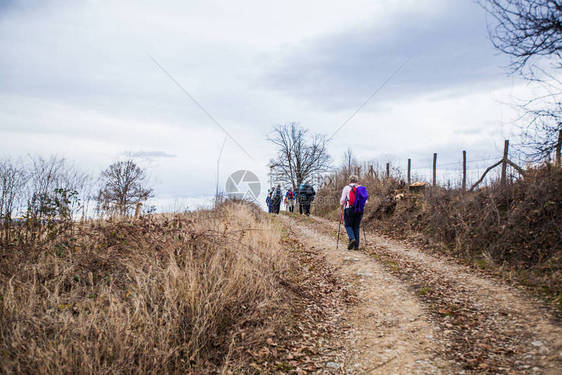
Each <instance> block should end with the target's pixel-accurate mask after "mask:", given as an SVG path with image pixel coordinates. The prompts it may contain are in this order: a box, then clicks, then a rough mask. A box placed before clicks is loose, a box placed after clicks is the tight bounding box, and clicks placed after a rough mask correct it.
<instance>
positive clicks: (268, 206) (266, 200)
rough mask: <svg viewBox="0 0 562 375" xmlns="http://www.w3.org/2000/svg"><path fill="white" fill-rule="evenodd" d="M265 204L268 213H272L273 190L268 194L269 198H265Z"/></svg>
mask: <svg viewBox="0 0 562 375" xmlns="http://www.w3.org/2000/svg"><path fill="white" fill-rule="evenodd" d="M265 204H267V212H269V213H271V211H272V206H271V190H269V191H268V192H267V197H266V198H265Z"/></svg>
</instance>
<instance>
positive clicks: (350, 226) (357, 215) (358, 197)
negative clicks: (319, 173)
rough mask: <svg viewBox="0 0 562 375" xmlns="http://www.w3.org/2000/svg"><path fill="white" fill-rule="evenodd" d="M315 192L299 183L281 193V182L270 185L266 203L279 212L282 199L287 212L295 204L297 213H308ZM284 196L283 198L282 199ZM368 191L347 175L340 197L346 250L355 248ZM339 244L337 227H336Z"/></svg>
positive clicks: (356, 178) (358, 238)
mask: <svg viewBox="0 0 562 375" xmlns="http://www.w3.org/2000/svg"><path fill="white" fill-rule="evenodd" d="M315 195H316V192H315V191H314V188H313V187H312V186H311V185H309V184H301V185H300V186H299V188H298V189H295V190H294V191H293V189H292V188H289V189H288V190H287V192H286V193H285V194H284V195H283V193H282V190H281V184H278V185H277V186H276V187H275V186H274V187H272V188H271V189H270V190H269V191H268V194H267V198H266V200H265V201H266V203H267V206H268V211H269V212H270V213H274V214H279V210H280V207H281V200H284V203H285V207H286V209H287V211H288V212H294V209H295V204H297V203H298V205H299V213H300V214H301V215H302V214H303V213H304V214H305V215H307V216H308V215H310V205H311V203H312V201H313V200H314V196H315ZM283 197H284V199H283ZM368 198H369V193H368V192H367V189H366V188H365V186H362V185H359V178H358V177H357V176H355V175H351V176H349V184H348V185H346V186H344V188H343V190H342V193H341V198H340V217H339V221H340V224H341V223H342V222H343V223H344V226H345V231H346V233H347V237H348V239H349V243H348V245H347V248H348V250H353V249H355V250H357V249H358V248H359V240H360V235H359V234H360V231H359V229H360V225H361V220H362V219H363V212H364V211H365V204H366V203H367V200H368ZM338 244H339V228H338Z"/></svg>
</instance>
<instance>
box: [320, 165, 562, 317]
mask: <svg viewBox="0 0 562 375" xmlns="http://www.w3.org/2000/svg"><path fill="white" fill-rule="evenodd" d="M340 180H342V178H341V177H340ZM361 183H362V184H364V185H365V186H367V188H368V190H369V194H370V195H371V198H370V200H369V204H368V207H367V210H366V214H365V217H364V223H365V225H366V226H367V228H370V229H373V230H378V231H381V232H384V233H386V234H390V235H392V236H394V237H400V238H403V239H410V240H411V239H415V240H416V241H417V242H418V243H421V244H428V245H429V244H430V245H431V246H430V247H431V248H433V249H437V250H438V251H441V252H444V253H446V254H448V255H453V256H455V257H457V258H460V259H463V260H468V261H470V262H471V263H473V264H475V265H477V266H479V267H481V268H484V269H486V270H489V271H492V272H499V273H500V274H501V275H503V276H505V277H507V278H509V279H512V280H516V281H518V282H520V283H522V284H525V285H528V286H531V287H532V288H533V289H534V290H535V291H537V292H539V293H544V294H546V295H547V296H548V297H550V298H553V299H554V300H555V301H556V303H557V304H558V305H559V307H561V308H562V266H561V265H562V225H561V223H562V169H560V168H558V167H553V166H550V165H546V166H543V167H540V168H533V169H527V170H526V177H525V178H524V179H518V180H515V181H513V182H511V183H508V184H506V185H502V184H500V183H499V182H498V183H493V184H491V185H490V186H487V187H483V188H481V189H480V190H478V191H476V192H474V193H466V192H462V191H460V190H459V189H445V188H441V187H436V188H429V189H426V191H425V192H424V193H408V192H407V187H406V184H405V183H404V182H403V181H402V180H400V179H395V178H374V177H370V176H365V177H363V179H362V181H361ZM341 187H342V186H338V189H337V190H336V189H334V188H325V189H323V190H321V191H320V192H319V194H318V199H317V201H318V202H319V204H318V206H317V207H316V209H317V211H316V212H317V213H318V214H320V215H322V216H325V217H330V218H333V219H334V220H337V215H338V213H339V212H338V208H337V202H338V200H339V194H341ZM400 193H404V195H403V196H402V197H399V199H397V198H396V196H397V195H398V194H400ZM400 198H401V199H400Z"/></svg>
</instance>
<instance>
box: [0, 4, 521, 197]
mask: <svg viewBox="0 0 562 375" xmlns="http://www.w3.org/2000/svg"><path fill="white" fill-rule="evenodd" d="M486 22H487V19H486V15H485V13H484V11H483V10H482V9H481V8H480V7H479V6H478V5H477V4H475V2H474V1H472V0H396V1H394V0H376V1H375V0H360V1H353V0H349V1H346V2H335V1H334V2H326V1H307V2H302V1H283V2H267V1H235V2H233V1H226V0H225V1H215V0H211V1H209V0H206V1H202V0H201V1H199V0H197V1H195V0H183V1H159V2H151V1H138V0H137V1H115V2H103V1H72V2H68V1H60V2H59V1H33V0H30V1H21V2H15V1H14V2H12V1H7V0H0V139H1V140H2V142H1V147H2V149H1V150H0V156H10V157H18V156H22V157H23V156H25V155H27V154H34V155H44V156H48V155H51V154H56V155H59V156H64V157H66V158H67V159H69V160H73V161H74V162H75V163H76V165H77V166H79V167H80V168H81V169H83V170H85V171H88V172H90V173H92V174H99V171H100V170H101V169H102V168H104V167H105V166H107V165H108V164H109V163H111V162H112V161H114V160H123V159H126V158H135V160H138V162H139V163H141V164H142V165H144V166H146V167H147V168H148V169H149V171H150V175H151V178H152V181H153V183H154V186H155V188H156V193H157V197H158V198H159V201H158V202H159V204H160V205H161V206H163V205H165V204H172V203H170V202H176V201H178V200H179V201H181V200H186V199H188V200H189V202H190V204H191V205H194V204H197V203H198V202H203V201H204V200H205V199H206V198H207V197H209V196H212V195H213V194H214V191H215V182H216V167H217V157H218V154H219V150H220V148H221V145H222V143H223V141H224V139H225V134H224V132H223V130H222V129H221V127H222V128H224V129H226V130H227V132H228V133H229V134H231V135H232V137H233V138H234V139H235V140H236V142H237V143H238V144H239V145H240V146H241V147H239V146H238V145H237V144H236V142H234V141H233V140H231V139H228V140H227V142H226V144H225V148H224V153H223V155H222V160H221V163H220V176H221V177H220V183H221V186H224V183H225V180H226V177H227V176H228V175H229V174H230V173H232V172H234V171H235V170H238V169H250V170H252V171H254V172H255V173H256V174H257V175H258V176H259V177H260V179H262V180H263V181H267V167H266V165H267V161H268V160H269V158H270V157H272V156H273V150H272V149H271V146H270V145H269V144H268V142H267V141H266V138H267V136H268V134H270V132H271V130H272V128H273V126H274V125H275V124H278V123H284V122H288V121H297V122H300V123H301V125H303V126H304V127H307V128H309V129H310V130H311V131H313V132H322V133H326V134H327V135H331V134H332V133H333V132H334V131H335V130H336V129H337V128H338V127H339V126H340V125H341V124H342V123H343V122H344V121H345V120H346V119H347V118H348V117H349V116H350V115H351V114H352V113H353V112H354V111H355V110H356V109H357V108H358V107H359V106H360V105H361V104H362V103H363V102H364V101H365V100H366V99H367V98H368V97H369V96H370V95H371V94H372V93H373V92H374V91H375V90H376V89H377V88H378V87H379V86H380V85H381V84H382V83H383V82H384V81H385V80H386V79H387V78H388V77H389V76H390V75H391V74H393V72H396V71H397V69H398V68H399V67H400V66H402V69H400V70H399V71H398V72H397V73H396V74H395V76H394V77H393V78H392V79H391V80H390V81H389V82H388V83H387V84H386V85H385V86H384V87H383V88H382V89H381V90H380V91H378V93H377V94H376V95H375V96H374V97H373V98H372V100H371V101H370V102H369V103H368V104H367V105H365V106H364V107H363V108H362V109H361V111H360V112H359V113H358V114H357V115H356V116H355V117H354V118H353V119H352V120H351V121H349V123H347V125H346V126H345V127H344V128H343V129H342V130H341V131H340V132H339V133H338V134H337V136H336V137H334V139H333V141H332V142H331V143H330V148H329V149H330V153H331V155H332V156H333V158H334V160H335V163H336V164H337V163H338V162H339V161H340V160H341V157H342V155H343V152H344V150H345V149H346V148H347V147H352V148H353V150H354V152H355V154H356V155H357V157H358V158H359V159H362V160H367V159H376V160H379V161H380V162H386V161H388V160H391V161H393V163H394V165H396V166H399V167H400V166H402V164H404V165H405V163H406V160H407V158H408V157H411V158H412V159H413V164H414V167H415V168H420V169H419V172H420V173H422V169H423V168H426V167H429V166H430V163H431V157H432V153H433V152H437V153H439V162H440V163H442V164H443V165H456V164H455V163H458V161H459V159H460V157H461V151H462V150H467V151H468V155H469V160H474V161H476V160H482V159H493V158H497V157H498V156H499V155H501V148H502V147H503V140H504V139H505V138H514V137H515V134H516V129H515V128H514V126H513V125H512V120H513V118H514V115H515V114H514V111H513V109H512V108H511V107H510V105H509V103H512V102H513V98H514V97H519V96H521V95H524V94H525V93H526V90H528V88H527V87H526V84H525V83H524V82H522V81H520V80H519V79H518V78H517V77H513V76H510V75H508V74H507V73H506V69H505V68H504V67H505V66H506V65H507V63H508V61H507V60H506V58H505V57H504V56H501V55H499V54H498V53H497V52H496V51H495V50H494V49H493V48H492V46H491V45H490V42H489V40H488V36H487V28H486ZM158 64H159V65H160V66H161V67H162V68H163V69H164V70H165V71H166V72H167V73H166V72H164V71H163V70H162V68H160V67H159V66H158ZM170 77H172V78H170ZM174 80H175V82H174ZM176 82H177V83H179V84H180V85H181V86H182V87H183V88H184V89H185V90H186V92H187V93H189V95H191V96H192V97H193V98H194V99H195V100H197V102H198V103H200V105H201V107H202V108H204V110H205V111H206V112H208V114H210V115H211V116H212V117H213V118H214V119H216V121H217V122H218V123H219V124H220V127H219V125H217V124H216V123H214V122H213V121H212V120H211V119H210V118H209V116H208V114H207V113H205V111H204V110H203V109H202V108H201V107H199V106H197V105H196V104H195V103H194V102H193V101H192V100H191V99H190V98H189V97H188V95H187V94H186V92H183V91H182V89H180V88H179V87H178V86H177V84H176ZM242 148H243V149H244V150H242ZM484 164H485V162H484ZM484 164H481V165H476V164H473V165H474V167H475V168H476V167H480V166H485V165H484ZM264 188H265V186H264ZM163 202H167V203H163ZM174 204H175V203H174ZM164 208H165V207H164Z"/></svg>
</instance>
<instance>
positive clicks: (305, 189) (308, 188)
mask: <svg viewBox="0 0 562 375" xmlns="http://www.w3.org/2000/svg"><path fill="white" fill-rule="evenodd" d="M315 195H316V192H315V191H314V188H313V187H312V185H309V184H300V186H299V190H298V192H297V199H298V201H299V213H300V214H301V215H302V214H303V212H304V214H305V215H306V216H310V204H311V203H312V201H313V200H314V196H315Z"/></svg>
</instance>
